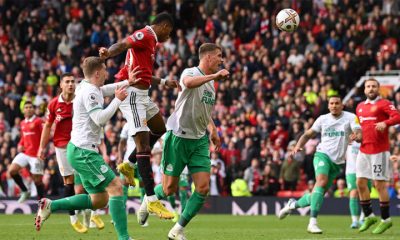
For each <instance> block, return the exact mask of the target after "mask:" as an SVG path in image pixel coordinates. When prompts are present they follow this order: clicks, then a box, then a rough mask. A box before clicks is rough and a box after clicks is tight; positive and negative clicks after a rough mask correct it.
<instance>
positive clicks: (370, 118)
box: [359, 117, 376, 123]
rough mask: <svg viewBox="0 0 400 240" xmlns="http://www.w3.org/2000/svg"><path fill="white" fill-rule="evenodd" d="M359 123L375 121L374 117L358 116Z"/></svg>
mask: <svg viewBox="0 0 400 240" xmlns="http://www.w3.org/2000/svg"><path fill="white" fill-rule="evenodd" d="M359 119H360V123H363V122H364V121H375V120H376V117H359Z"/></svg>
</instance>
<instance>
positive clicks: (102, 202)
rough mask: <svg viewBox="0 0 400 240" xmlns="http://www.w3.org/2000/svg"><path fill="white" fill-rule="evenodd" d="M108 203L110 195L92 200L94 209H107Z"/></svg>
mask: <svg viewBox="0 0 400 240" xmlns="http://www.w3.org/2000/svg"><path fill="white" fill-rule="evenodd" d="M107 203H108V195H107V194H106V195H104V196H103V197H102V198H92V209H100V208H105V207H106V206H107Z"/></svg>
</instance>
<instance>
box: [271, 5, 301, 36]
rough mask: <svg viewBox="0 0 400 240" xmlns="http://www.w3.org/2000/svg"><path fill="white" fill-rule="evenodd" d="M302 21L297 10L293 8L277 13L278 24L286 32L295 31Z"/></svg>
mask: <svg viewBox="0 0 400 240" xmlns="http://www.w3.org/2000/svg"><path fill="white" fill-rule="evenodd" d="M299 23H300V17H299V14H297V12H296V11H295V10H293V9H291V8H285V9H282V10H281V11H279V13H278V15H276V26H277V27H278V28H279V29H280V30H282V31H285V32H294V31H296V29H297V27H298V26H299Z"/></svg>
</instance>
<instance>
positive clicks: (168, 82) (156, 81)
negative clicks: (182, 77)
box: [151, 76, 182, 91]
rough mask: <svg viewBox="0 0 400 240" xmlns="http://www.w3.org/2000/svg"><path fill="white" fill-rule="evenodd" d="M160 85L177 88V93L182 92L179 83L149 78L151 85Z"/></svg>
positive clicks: (154, 77)
mask: <svg viewBox="0 0 400 240" xmlns="http://www.w3.org/2000/svg"><path fill="white" fill-rule="evenodd" d="M160 84H161V85H165V86H167V87H168V88H178V90H179V91H182V88H181V85H179V82H178V81H176V80H170V79H165V78H159V77H156V76H151V85H160Z"/></svg>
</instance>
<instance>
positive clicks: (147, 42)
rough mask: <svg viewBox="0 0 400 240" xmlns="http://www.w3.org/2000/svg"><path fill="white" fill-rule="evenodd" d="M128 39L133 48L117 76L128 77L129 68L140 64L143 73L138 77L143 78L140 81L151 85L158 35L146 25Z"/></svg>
mask: <svg viewBox="0 0 400 240" xmlns="http://www.w3.org/2000/svg"><path fill="white" fill-rule="evenodd" d="M127 39H128V41H129V42H130V43H131V48H130V49H128V52H127V53H126V58H125V66H124V67H123V68H122V69H121V70H120V71H119V72H118V73H117V74H116V75H115V77H116V78H117V80H119V81H121V80H125V79H128V69H129V70H132V69H134V68H135V67H136V66H140V67H139V70H140V71H141V73H139V74H138V75H137V77H138V78H142V80H141V81H140V82H139V83H141V84H144V85H147V86H148V87H150V85H151V77H152V76H153V65H154V61H155V52H156V45H157V35H156V33H155V32H154V30H153V29H152V28H151V27H150V26H146V27H144V28H142V29H139V30H137V31H135V32H134V33H133V34H132V35H130V36H129V37H128V38H127Z"/></svg>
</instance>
